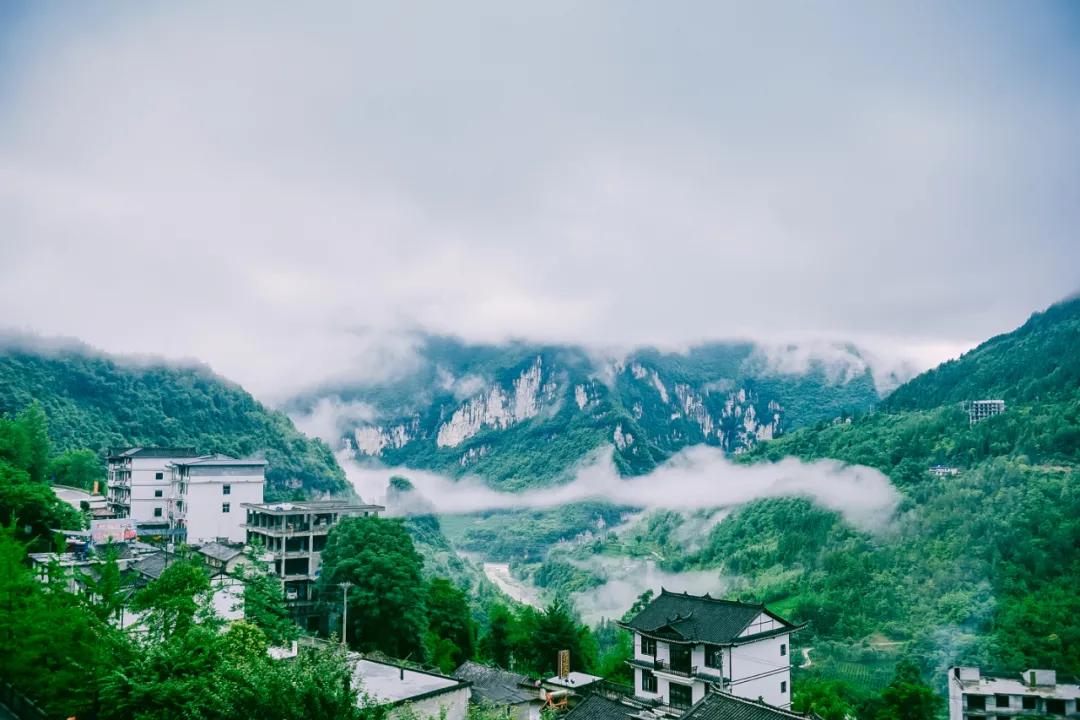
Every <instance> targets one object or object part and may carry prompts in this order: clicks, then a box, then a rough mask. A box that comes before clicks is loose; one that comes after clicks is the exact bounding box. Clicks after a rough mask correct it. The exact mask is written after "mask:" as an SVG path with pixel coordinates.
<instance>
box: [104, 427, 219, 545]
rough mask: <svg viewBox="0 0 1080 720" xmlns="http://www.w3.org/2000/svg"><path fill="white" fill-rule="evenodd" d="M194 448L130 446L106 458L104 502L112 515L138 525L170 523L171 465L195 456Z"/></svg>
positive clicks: (163, 528)
mask: <svg viewBox="0 0 1080 720" xmlns="http://www.w3.org/2000/svg"><path fill="white" fill-rule="evenodd" d="M197 456H198V453H197V452H195V448H183V447H181V448H166V447H133V448H123V449H119V450H113V451H111V452H110V453H109V457H108V473H109V474H108V479H107V482H106V487H107V489H108V494H107V501H108V506H109V510H110V512H111V514H113V515H114V516H116V517H119V518H127V517H129V518H132V519H133V520H135V521H136V522H137V523H138V524H139V525H140V527H143V528H151V529H153V528H154V527H158V528H160V529H161V530H162V531H164V530H165V529H166V528H168V526H169V515H168V509H169V488H170V484H171V482H172V478H171V470H170V466H171V465H172V464H173V463H175V462H181V461H183V460H186V459H189V458H193V457H197Z"/></svg>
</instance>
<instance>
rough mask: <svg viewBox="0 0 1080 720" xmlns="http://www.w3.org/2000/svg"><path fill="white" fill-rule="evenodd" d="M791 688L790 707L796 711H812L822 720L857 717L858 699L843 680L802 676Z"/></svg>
mask: <svg viewBox="0 0 1080 720" xmlns="http://www.w3.org/2000/svg"><path fill="white" fill-rule="evenodd" d="M792 690H793V691H794V696H793V697H792V701H791V708H792V709H793V710H795V711H796V712H801V713H813V714H815V715H817V716H818V717H820V718H822V720H849V718H854V717H857V705H858V700H857V698H856V697H855V695H854V692H853V691H852V690H851V688H850V687H849V686H848V685H847V684H845V683H843V682H840V681H838V680H823V679H821V678H819V677H814V676H803V677H800V678H799V680H798V682H795V683H792Z"/></svg>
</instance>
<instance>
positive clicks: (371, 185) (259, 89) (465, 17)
mask: <svg viewBox="0 0 1080 720" xmlns="http://www.w3.org/2000/svg"><path fill="white" fill-rule="evenodd" d="M90 5H94V7H88V6H90ZM102 6H106V8H107V9H105V8H103V7H102ZM1078 128H1080V5H1078V4H1076V3H1070V2H1062V3H1054V2H1028V3H1022V2H1004V3H995V2H983V1H981V0H980V1H975V0H972V1H971V2H951V3H942V2H927V3H918V2H910V1H908V0H905V1H903V2H895V3H889V2H872V3H865V2H855V1H854V0H853V1H852V2H846V3H830V2H799V1H797V0H789V1H787V2H778V3H761V2H754V3H750V2H745V3H740V4H725V3H720V2H702V3H692V2H685V3H674V4H673V3H660V2H654V3H645V2H630V1H628V0H627V1H623V2H612V3H605V2H588V3H580V2H565V3H564V2H556V1H553V0H544V1H543V2H535V3H524V2H511V3H507V2H504V1H502V0H493V1H492V2H490V3H469V2H452V3H448V2H431V3H427V4H413V3H408V2H391V3H386V2H383V3H372V4H366V3H357V2H343V3H340V4H336V3H321V4H319V8H318V9H313V8H311V7H309V6H301V5H299V4H297V3H284V4H282V5H279V6H277V7H274V6H272V5H270V4H268V3H264V2H258V3H250V4H247V3H243V2H233V3H211V4H206V5H203V4H200V3H161V4H154V3H143V2H138V3H131V4H127V5H125V4H123V3H108V4H90V3H81V2H73V3H70V4H65V3H62V2H61V3H37V2H33V3H31V2H27V3H24V4H20V3H4V5H3V8H2V9H0V307H2V308H3V315H2V317H0V324H4V325H8V326H10V327H14V328H18V329H30V330H33V331H36V332H40V333H43V334H49V335H54V334H61V335H72V336H77V337H79V338H82V339H84V340H86V341H88V342H90V343H92V344H94V345H96V346H98V347H101V348H103V349H106V350H109V351H115V352H139V353H159V354H163V355H165V356H169V357H197V358H199V359H201V360H204V361H206V362H208V363H210V364H211V365H212V366H213V367H214V368H215V369H216V370H218V371H219V372H222V373H223V374H226V375H228V376H230V377H232V378H234V379H237V380H239V381H241V382H243V383H245V384H247V385H248V386H249V387H251V389H253V390H254V391H255V392H256V393H258V394H260V395H262V396H264V397H271V396H275V395H280V394H281V393H282V392H284V391H286V390H287V389H291V388H294V387H297V386H299V385H302V384H305V383H310V382H317V381H319V380H321V379H325V378H327V377H340V376H341V375H343V374H349V373H356V374H357V375H359V376H372V375H373V374H378V373H380V372H385V371H386V369H387V367H388V366H389V367H392V366H393V365H394V360H395V358H397V357H398V356H399V354H400V352H401V350H402V347H405V346H407V343H405V344H404V345H403V343H402V341H401V340H400V336H399V334H400V333H401V332H403V331H412V330H418V329H419V330H426V331H431V332H439V333H452V334H457V335H461V336H463V337H465V338H467V339H473V340H499V339H502V338H506V337H508V336H518V337H524V338H531V339H541V340H557V341H575V342H587V343H591V344H603V345H632V344H642V343H659V344H664V345H679V344H685V343H687V342H691V341H694V340H698V339H703V338H723V337H731V336H741V337H757V338H766V339H771V340H775V339H786V338H794V339H802V338H806V337H827V338H839V339H850V340H853V341H855V342H859V343H864V344H867V345H871V346H873V347H875V348H878V349H880V350H881V351H883V352H886V353H897V354H906V355H911V356H913V357H917V358H920V360H921V361H922V362H924V363H928V362H930V361H932V360H937V359H941V358H942V357H945V356H947V355H949V354H951V353H954V352H956V351H957V350H959V349H963V348H965V347H968V346H970V345H971V344H972V343H974V342H977V341H979V340H981V339H984V338H985V337H987V336H989V335H992V334H994V333H996V332H1000V331H1003V330H1007V329H1009V328H1011V327H1013V326H1015V325H1016V324H1018V323H1019V322H1021V321H1022V320H1023V319H1024V318H1025V317H1026V316H1027V315H1028V314H1029V313H1030V312H1031V311H1033V310H1036V309H1040V308H1042V307H1044V306H1046V305H1047V304H1049V303H1051V302H1053V301H1054V300H1056V299H1059V298H1061V297H1063V296H1065V295H1068V294H1070V293H1072V292H1074V291H1076V290H1077V289H1080V235H1078V228H1080V131H1078Z"/></svg>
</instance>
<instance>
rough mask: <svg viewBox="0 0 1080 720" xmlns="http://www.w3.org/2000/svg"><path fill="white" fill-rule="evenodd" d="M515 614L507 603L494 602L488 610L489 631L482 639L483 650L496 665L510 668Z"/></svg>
mask: <svg viewBox="0 0 1080 720" xmlns="http://www.w3.org/2000/svg"><path fill="white" fill-rule="evenodd" d="M513 626H514V616H513V615H512V614H511V613H510V611H509V610H508V609H507V608H506V606H505V605H501V604H498V603H496V604H493V605H492V606H491V609H490V610H489V611H488V631H487V633H486V634H485V635H484V637H483V640H482V641H481V648H480V649H481V651H482V652H483V654H484V656H485V657H486V658H487V659H488V660H490V661H491V663H492V664H493V665H495V666H496V667H501V668H504V669H509V668H510V664H511V661H512V656H513V641H512V635H513Z"/></svg>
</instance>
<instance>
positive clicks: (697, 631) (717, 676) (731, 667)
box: [620, 589, 800, 710]
mask: <svg viewBox="0 0 1080 720" xmlns="http://www.w3.org/2000/svg"><path fill="white" fill-rule="evenodd" d="M620 624H621V623H620ZM622 626H623V627H625V628H626V629H628V630H631V631H632V632H633V633H634V656H633V658H632V659H631V660H629V661H628V662H629V663H630V665H631V666H632V667H633V668H634V695H635V696H636V697H638V698H640V699H643V700H651V701H656V702H658V703H660V704H662V705H667V706H670V707H672V708H674V709H677V710H682V709H686V708H689V707H690V706H691V705H693V704H694V703H696V702H699V701H700V700H701V699H702V698H704V697H705V693H706V692H708V691H709V690H718V691H722V692H726V693H730V694H732V695H735V696H738V697H743V698H749V699H751V700H762V701H764V702H766V703H768V704H769V705H772V706H774V707H777V708H781V709H783V708H787V707H790V705H791V652H790V651H791V633H792V632H794V631H795V630H797V629H799V627H800V626H795V625H793V624H792V623H790V622H788V621H787V620H784V619H783V618H781V617H780V616H778V615H776V614H774V613H772V612H770V611H769V610H768V609H766V608H765V606H764V605H755V604H750V603H742V602H735V601H732V600H721V599H719V598H713V597H709V595H707V594H706V595H702V596H697V595H689V594H687V593H682V594H679V593H672V592H668V591H667V590H664V589H661V590H660V595H658V596H657V597H656V598H655V599H653V601H652V602H651V603H649V604H648V605H647V606H646V607H645V609H643V610H642V611H641V612H640V613H638V614H637V615H636V616H634V618H633V619H632V620H630V622H628V623H625V624H622Z"/></svg>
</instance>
